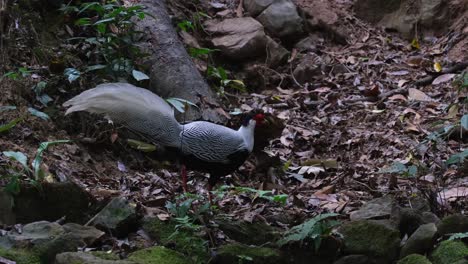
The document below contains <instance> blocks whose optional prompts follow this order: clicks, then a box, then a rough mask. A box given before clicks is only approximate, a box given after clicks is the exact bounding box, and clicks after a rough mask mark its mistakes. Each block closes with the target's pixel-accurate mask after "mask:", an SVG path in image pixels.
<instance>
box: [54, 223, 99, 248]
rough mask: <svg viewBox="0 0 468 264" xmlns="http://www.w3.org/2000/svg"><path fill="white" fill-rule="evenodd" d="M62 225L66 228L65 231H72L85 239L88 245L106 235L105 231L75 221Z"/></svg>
mask: <svg viewBox="0 0 468 264" xmlns="http://www.w3.org/2000/svg"><path fill="white" fill-rule="evenodd" d="M62 227H63V229H65V232H67V233H72V234H74V235H75V236H77V237H79V238H80V239H83V241H84V242H85V243H86V244H87V245H92V244H93V243H94V242H95V241H96V240H98V239H99V238H101V237H102V236H103V235H104V232H102V231H101V230H98V229H96V228H95V227H93V226H82V225H79V224H75V223H67V224H64V225H63V226H62Z"/></svg>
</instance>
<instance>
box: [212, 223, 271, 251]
mask: <svg viewBox="0 0 468 264" xmlns="http://www.w3.org/2000/svg"><path fill="white" fill-rule="evenodd" d="M216 223H217V224H218V225H219V229H220V230H222V231H223V233H224V234H226V235H227V236H228V237H229V238H230V239H233V240H236V241H237V242H240V243H243V244H249V245H262V244H266V243H269V242H271V241H277V240H279V238H280V232H279V230H276V229H275V228H273V227H272V226H270V225H267V224H265V223H263V222H254V223H249V222H242V221H233V220H229V219H224V218H223V219H217V220H216Z"/></svg>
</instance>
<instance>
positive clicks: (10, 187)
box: [5, 175, 20, 195]
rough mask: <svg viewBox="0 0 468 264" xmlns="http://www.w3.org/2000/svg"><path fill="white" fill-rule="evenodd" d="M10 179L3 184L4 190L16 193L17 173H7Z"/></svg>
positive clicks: (17, 186)
mask: <svg viewBox="0 0 468 264" xmlns="http://www.w3.org/2000/svg"><path fill="white" fill-rule="evenodd" d="M9 176H10V181H9V182H8V183H7V185H6V186H5V191H7V192H9V193H11V194H13V195H16V194H18V193H19V192H20V181H19V177H18V175H9Z"/></svg>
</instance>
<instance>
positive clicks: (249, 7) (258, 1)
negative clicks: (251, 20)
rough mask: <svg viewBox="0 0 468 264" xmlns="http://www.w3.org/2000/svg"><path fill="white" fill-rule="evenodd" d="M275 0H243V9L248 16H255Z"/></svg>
mask: <svg viewBox="0 0 468 264" xmlns="http://www.w3.org/2000/svg"><path fill="white" fill-rule="evenodd" d="M275 1H276V0H244V8H245V10H246V11H247V12H249V15H250V16H253V17H254V16H257V15H258V14H260V13H261V12H262V11H263V10H265V9H266V8H267V7H268V6H269V5H271V4H272V3H273V2H275Z"/></svg>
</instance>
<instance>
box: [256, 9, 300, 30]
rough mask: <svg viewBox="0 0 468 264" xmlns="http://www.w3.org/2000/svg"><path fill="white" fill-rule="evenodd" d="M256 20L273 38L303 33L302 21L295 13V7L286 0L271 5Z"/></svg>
mask: <svg viewBox="0 0 468 264" xmlns="http://www.w3.org/2000/svg"><path fill="white" fill-rule="evenodd" d="M257 20H258V21H259V22H260V23H262V25H263V26H264V27H265V28H266V30H267V31H268V32H269V33H270V34H272V35H273V36H277V37H288V36H292V35H298V34H302V33H303V26H302V19H301V17H300V16H299V14H298V13H297V7H296V5H294V4H293V3H292V2H290V1H288V0H282V1H278V2H275V3H273V4H271V5H270V6H269V7H268V8H267V9H265V10H264V11H263V12H262V13H261V14H260V15H259V16H258V17H257Z"/></svg>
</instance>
